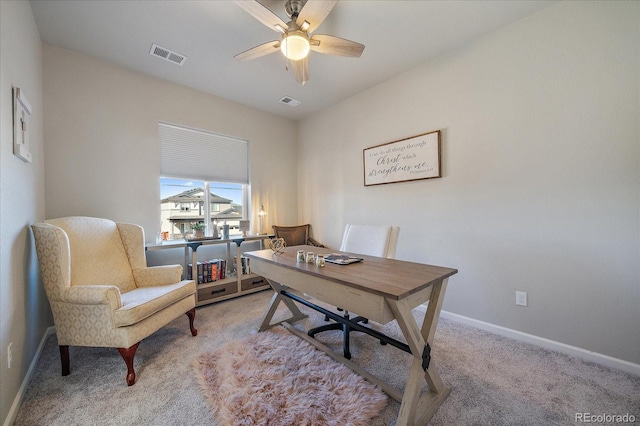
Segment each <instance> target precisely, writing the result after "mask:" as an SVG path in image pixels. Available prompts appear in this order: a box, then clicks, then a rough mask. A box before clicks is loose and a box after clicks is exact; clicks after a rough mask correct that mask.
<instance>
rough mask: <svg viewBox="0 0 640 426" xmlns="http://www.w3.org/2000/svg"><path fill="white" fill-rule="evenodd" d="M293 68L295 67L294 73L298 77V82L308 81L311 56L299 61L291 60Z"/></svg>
mask: <svg viewBox="0 0 640 426" xmlns="http://www.w3.org/2000/svg"><path fill="white" fill-rule="evenodd" d="M291 68H293V75H294V76H295V77H296V80H297V81H298V83H302V84H304V83H306V82H307V80H309V57H308V56H307V57H306V58H304V59H300V60H299V61H291Z"/></svg>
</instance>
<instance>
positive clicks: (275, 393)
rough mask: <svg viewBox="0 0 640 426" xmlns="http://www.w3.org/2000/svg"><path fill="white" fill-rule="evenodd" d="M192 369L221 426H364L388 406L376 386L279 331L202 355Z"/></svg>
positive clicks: (272, 331) (228, 344) (385, 397)
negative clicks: (194, 370) (195, 372)
mask: <svg viewBox="0 0 640 426" xmlns="http://www.w3.org/2000/svg"><path fill="white" fill-rule="evenodd" d="M196 369H197V371H198V373H199V381H200V385H201V387H202V389H203V391H204V392H205V393H206V396H207V397H208V398H209V400H210V401H211V404H212V407H213V411H214V413H215V415H216V417H217V419H218V420H219V421H220V424H223V425H234V426H240V425H243V426H244V425H265V426H267V425H268V426H284V425H300V426H304V425H309V426H311V425H313V426H321V425H332V426H333V425H335V426H338V425H341V426H342V425H352V426H359V425H362V426H365V425H367V424H369V422H370V419H371V418H373V417H375V416H377V415H378V414H379V413H380V411H381V410H382V409H383V408H384V407H385V405H386V403H387V396H386V394H385V393H384V392H383V391H382V390H380V389H379V388H378V387H376V386H375V385H373V384H371V383H369V382H367V381H366V380H365V379H363V378H362V377H360V376H359V375H357V374H356V373H354V372H353V371H351V370H350V369H349V368H347V367H346V366H344V365H342V364H340V363H338V362H336V361H334V360H332V359H331V358H329V356H327V355H326V354H324V353H323V352H322V351H320V350H317V349H316V348H314V347H313V346H312V345H310V344H309V343H307V342H305V341H303V340H301V339H300V338H299V337H297V336H294V335H292V334H290V333H289V332H287V331H285V330H282V329H275V330H270V331H266V332H262V333H257V334H255V335H253V336H250V337H248V338H245V339H242V340H234V341H231V342H228V343H226V344H225V345H223V346H221V347H220V348H218V349H216V350H215V351H213V352H206V353H203V354H201V355H200V356H198V357H197V358H196Z"/></svg>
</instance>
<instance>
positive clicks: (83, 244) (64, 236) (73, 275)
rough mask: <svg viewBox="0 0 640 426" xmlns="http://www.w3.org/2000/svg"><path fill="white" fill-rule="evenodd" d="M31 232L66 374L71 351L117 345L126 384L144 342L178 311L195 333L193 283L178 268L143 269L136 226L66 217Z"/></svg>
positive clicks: (141, 236) (131, 381) (141, 239)
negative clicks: (70, 349)
mask: <svg viewBox="0 0 640 426" xmlns="http://www.w3.org/2000/svg"><path fill="white" fill-rule="evenodd" d="M32 229H33V233H34V236H35V241H36V251H37V254H38V262H39V264H40V270H41V273H42V281H43V284H44V288H45V292H46V294H47V298H48V299H49V303H50V304H51V310H52V311H53V320H54V323H55V326H56V334H57V337H58V345H59V347H60V360H61V363H62V375H63V376H66V375H68V374H69V373H70V364H69V346H98V347H114V348H117V350H118V352H119V353H120V355H121V356H122V358H123V359H124V361H125V364H126V365H127V377H126V381H127V384H128V385H129V386H131V385H133V384H134V383H135V381H136V375H135V371H134V368H133V359H134V356H135V353H136V350H137V349H138V345H139V344H140V341H141V340H142V339H144V338H145V337H147V336H149V335H151V334H152V333H154V332H156V331H157V330H159V329H160V328H162V327H164V326H165V325H166V324H168V323H169V322H171V321H173V320H174V319H175V318H177V317H179V316H181V315H183V314H186V315H187V317H188V318H189V327H190V329H191V334H192V335H193V336H195V335H196V334H197V333H198V332H197V330H196V329H195V328H194V326H193V321H194V318H195V303H196V300H195V292H196V286H195V284H194V282H193V281H189V280H184V281H182V280H181V275H182V266H180V265H169V266H156V267H147V264H146V258H145V250H144V231H143V229H142V228H141V227H140V226H137V225H132V224H127V223H116V222H113V221H111V220H107V219H98V218H92V217H65V218H60V219H51V220H46V221H44V222H41V223H37V224H34V225H32Z"/></svg>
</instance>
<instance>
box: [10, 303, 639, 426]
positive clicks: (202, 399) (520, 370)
mask: <svg viewBox="0 0 640 426" xmlns="http://www.w3.org/2000/svg"><path fill="white" fill-rule="evenodd" d="M270 298H271V294H270V293H269V292H260V293H257V294H254V295H250V296H246V297H242V298H239V299H233V300H230V301H226V302H221V303H218V304H214V305H209V306H205V307H201V308H198V310H197V314H196V326H197V328H198V336H196V337H192V336H191V334H190V333H189V327H188V321H187V317H186V316H183V317H181V318H178V319H176V320H175V321H173V322H172V323H170V324H169V325H168V326H167V327H165V328H163V329H161V330H159V331H158V332H157V333H155V334H153V335H152V336H150V337H149V338H147V339H145V340H143V341H142V343H141V344H140V347H139V349H138V352H137V354H136V358H135V367H136V373H137V383H136V384H135V386H131V387H128V386H126V383H125V375H126V368H125V366H124V362H123V361H122V358H121V357H120V355H119V354H118V353H117V351H116V350H115V349H107V348H80V347H72V348H70V353H71V374H70V375H69V376H66V377H62V376H60V356H59V353H58V347H57V342H56V338H55V336H54V335H53V336H50V337H49V338H48V339H47V341H46V344H45V347H44V351H43V353H42V356H41V358H40V360H39V361H38V363H37V365H36V367H35V370H34V373H33V378H32V380H31V382H30V383H29V384H28V386H27V390H26V394H25V398H24V400H23V403H22V405H21V407H20V409H19V411H18V414H17V418H16V423H15V424H16V425H20V426H22V425H29V426H38V425H43V426H44V425H47V426H50V425H129V424H137V425H145V426H146V425H153V426H156V425H221V424H220V423H218V422H216V420H215V419H214V415H213V410H212V408H211V404H210V402H209V400H208V399H207V397H206V396H204V395H203V393H202V391H201V389H200V386H199V384H198V380H197V378H196V373H195V371H194V363H195V359H196V358H197V357H198V356H199V355H200V354H202V353H205V352H210V351H214V350H216V349H217V348H220V347H221V346H223V345H224V344H225V343H227V342H230V341H232V340H238V339H243V338H247V337H250V336H251V335H253V334H255V332H256V329H257V327H258V326H259V324H260V319H261V317H262V314H263V312H264V309H265V308H266V306H267V305H268V303H269V299H270ZM301 310H302V311H303V312H309V310H308V309H306V308H304V307H302V308H301ZM414 312H415V314H416V316H417V317H420V318H421V317H422V315H423V313H424V312H423V311H422V312H421V311H420V309H416V310H415V311H414ZM309 313H310V317H309V319H308V320H305V321H301V322H299V323H297V324H296V325H297V326H298V327H309V326H312V325H320V324H324V321H323V316H322V315H320V314H317V313H315V312H309ZM372 326H376V327H377V328H378V329H380V330H382V331H383V332H385V333H387V334H389V335H391V336H394V337H396V338H399V337H400V332H399V330H398V327H397V325H396V324H395V322H392V323H389V324H387V325H385V326H384V327H383V326H380V325H376V324H372ZM319 338H320V339H321V340H322V341H323V342H324V343H327V344H328V345H329V346H331V347H332V348H335V349H336V350H338V351H340V347H341V336H340V333H339V332H329V333H323V335H322V336H320V337H319ZM351 349H352V353H353V359H352V360H353V361H354V362H356V363H357V364H358V365H360V366H361V367H363V368H365V369H367V370H368V371H370V372H371V373H373V374H376V375H378V376H380V377H382V378H383V379H385V380H387V381H389V382H391V383H395V384H396V385H398V386H403V384H404V382H405V380H406V377H407V370H408V368H409V365H410V362H411V359H410V356H409V355H408V354H406V353H405V352H403V351H400V350H398V349H396V348H394V347H392V346H391V345H386V346H381V345H380V344H379V343H378V341H376V340H374V339H372V338H371V337H370V336H366V335H363V334H362V333H353V335H352V348H351ZM432 355H433V357H434V359H436V360H437V361H438V370H439V371H440V376H441V377H442V380H443V381H444V383H445V384H446V385H447V386H449V387H451V389H452V390H451V394H450V395H449V397H448V398H447V399H446V400H445V401H444V403H443V404H442V406H441V407H440V408H439V409H438V411H437V412H436V413H435V415H434V416H433V418H432V419H431V422H430V425H431V426H444V425H456V426H459V425H460V426H464V425H545V426H547V425H571V424H576V423H575V414H576V413H581V412H588V413H608V414H625V413H631V414H634V415H635V416H636V422H638V421H639V420H638V419H640V398H638V395H640V377H636V376H631V375H629V374H625V373H622V372H620V371H617V370H613V369H609V368H605V367H601V366H599V365H597V364H593V363H588V362H585V361H582V360H580V359H577V358H573V357H570V356H566V355H563V354H560V353H557V352H552V351H549V350H545V349H541V348H539V347H536V346H532V345H529V344H525V343H521V342H517V341H514V340H511V339H507V338H504V337H501V336H497V335H494V334H491V333H488V332H485V331H481V330H478V329H475V328H472V327H469V326H465V325H462V324H459V323H455V322H452V321H446V320H441V321H440V323H439V325H438V331H437V333H436V336H435V342H434V347H433V350H432ZM398 409H399V404H398V403H397V402H395V401H394V400H392V399H389V402H388V403H387V405H386V407H385V408H384V409H383V410H382V411H381V413H380V415H379V416H378V417H375V418H374V419H372V420H371V426H384V425H393V424H394V423H395V418H396V416H397V414H398ZM221 426H222V425H221Z"/></svg>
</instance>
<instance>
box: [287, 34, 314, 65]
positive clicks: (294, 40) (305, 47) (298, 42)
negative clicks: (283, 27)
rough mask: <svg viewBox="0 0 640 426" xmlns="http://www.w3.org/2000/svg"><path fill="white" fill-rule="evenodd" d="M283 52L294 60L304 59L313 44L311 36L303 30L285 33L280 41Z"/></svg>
mask: <svg viewBox="0 0 640 426" xmlns="http://www.w3.org/2000/svg"><path fill="white" fill-rule="evenodd" d="M280 50H281V51H282V54H283V55H284V56H286V57H287V59H290V60H292V61H299V60H301V59H304V58H306V57H307V55H308V54H309V50H311V46H310V45H309V38H308V37H307V35H306V34H305V33H303V32H302V31H294V32H289V33H288V34H285V36H284V37H283V38H282V42H280Z"/></svg>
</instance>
